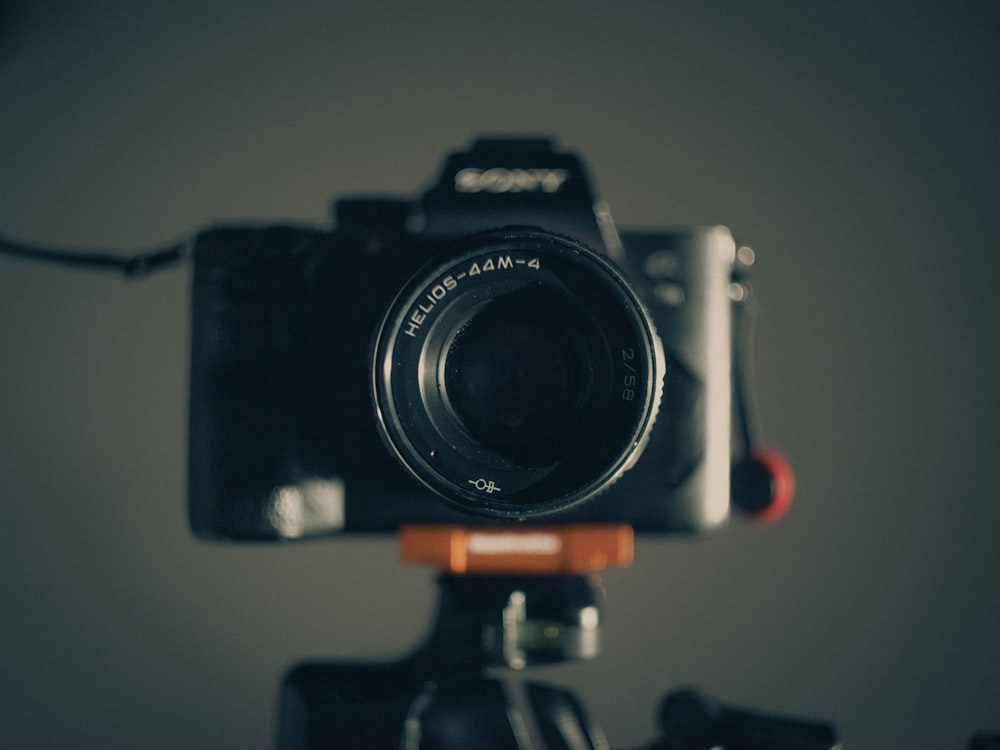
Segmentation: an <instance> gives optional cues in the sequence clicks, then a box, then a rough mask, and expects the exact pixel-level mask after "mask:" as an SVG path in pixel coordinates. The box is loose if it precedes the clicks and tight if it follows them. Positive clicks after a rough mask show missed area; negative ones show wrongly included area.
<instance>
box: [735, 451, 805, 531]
mask: <svg viewBox="0 0 1000 750" xmlns="http://www.w3.org/2000/svg"><path fill="white" fill-rule="evenodd" d="M731 481H732V498H733V504H734V505H735V506H736V507H737V508H738V509H739V510H741V511H742V512H743V513H745V514H746V515H747V516H749V517H750V519H751V520H753V521H757V522H760V523H772V522H773V521H777V520H778V519H779V518H781V517H782V516H783V515H784V514H785V511H786V510H788V506H789V505H791V502H792V497H793V496H794V495H795V474H794V473H793V472H792V467H791V466H789V464H788V461H786V460H785V457H784V456H782V455H781V454H780V453H777V452H776V451H756V452H754V453H750V454H747V455H746V456H744V457H743V458H742V459H740V460H739V461H738V462H737V463H736V465H735V466H733V470H732V477H731Z"/></svg>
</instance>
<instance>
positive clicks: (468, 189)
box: [189, 138, 736, 540]
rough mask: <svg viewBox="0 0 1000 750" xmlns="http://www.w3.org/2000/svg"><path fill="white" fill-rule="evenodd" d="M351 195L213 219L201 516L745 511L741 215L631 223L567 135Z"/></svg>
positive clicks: (569, 518)
mask: <svg viewBox="0 0 1000 750" xmlns="http://www.w3.org/2000/svg"><path fill="white" fill-rule="evenodd" d="M334 214H335V221H334V226H333V227H332V229H329V230H324V229H319V228H311V227H297V226H285V225H275V226H258V227H246V226H235V227H233V226H231V227H214V228H210V229H207V230H205V231H202V232H200V233H199V234H198V235H197V236H196V237H195V239H194V242H193V251H192V254H193V258H194V272H193V279H192V312H191V326H192V329H191V357H190V376H191V380H190V419H189V429H190V440H189V445H190V456H189V517H190V522H191V527H192V529H193V530H194V531H195V533H197V534H198V535H200V536H204V537H212V538H225V539H248V540H254V539H256V540H268V539H275V540H279V539H299V538H304V537H316V536H326V535H340V534H352V533H379V532H394V531H396V530H397V529H399V528H400V527H402V526H406V525H411V524H428V523H449V524H473V525H489V526H492V525H504V524H506V525H517V524H530V525H551V524H560V525H562V524H591V523H621V524H628V525H631V526H632V527H633V528H634V529H635V530H636V532H638V533H649V534H665V533H700V532H706V531H709V530H712V529H713V528H715V527H718V526H719V525H721V524H723V523H724V522H725V521H726V519H727V517H728V514H729V472H730V433H731V421H732V415H731V404H730V400H731V389H732V369H733V367H732V366H733V362H732V341H731V304H732V302H731V300H730V298H729V295H728V290H729V287H730V283H731V280H732V276H733V269H734V263H735V257H736V245H735V243H734V240H733V238H732V236H731V234H730V233H729V231H728V230H727V229H725V228H724V227H698V228H685V229H680V230H659V229H657V230H642V231H622V232H619V231H618V230H617V229H616V228H615V226H614V224H613V222H612V220H611V216H610V213H609V212H608V210H607V208H606V207H605V206H604V204H602V203H599V202H597V201H595V199H594V196H593V191H592V188H591V185H590V183H589V181H588V178H587V175H586V173H585V170H584V167H583V164H582V162H581V160H580V159H579V158H578V157H577V156H575V155H574V154H572V153H567V152H563V151H561V150H559V149H558V148H557V147H556V146H555V145H554V144H553V142H552V141H551V140H549V139H542V138H539V139H525V138H520V139H513V138H482V139H479V140H476V141H475V142H473V144H472V145H471V146H470V147H468V148H467V149H464V150H461V151H458V152H455V153H452V154H451V155H449V156H448V158H447V159H446V161H445V165H444V168H443V170H442V172H441V175H440V177H439V179H438V180H437V181H436V183H434V184H433V185H432V186H431V187H430V189H429V190H428V191H427V192H426V193H424V194H423V195H422V196H421V197H420V198H419V199H417V200H411V199H405V198H401V199H395V198H385V197H377V198H342V199H340V200H338V201H337V202H336V204H335V208H334Z"/></svg>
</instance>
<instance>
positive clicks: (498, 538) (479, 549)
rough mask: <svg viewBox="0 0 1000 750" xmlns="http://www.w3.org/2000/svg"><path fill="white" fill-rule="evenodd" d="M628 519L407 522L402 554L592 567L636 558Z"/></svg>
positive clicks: (489, 569)
mask: <svg viewBox="0 0 1000 750" xmlns="http://www.w3.org/2000/svg"><path fill="white" fill-rule="evenodd" d="M633 537H634V535H633V532H632V527H631V526H627V525H616V524H607V525H585V524H580V525H575V526H535V527H530V528H522V527H517V528H511V527H509V526H508V527H503V526H498V527H482V526H405V527H403V528H402V529H400V531H399V547H400V553H401V556H402V559H403V561H404V562H407V563H430V564H432V565H437V566H438V567H439V568H440V569H441V570H443V571H445V572H448V573H549V574H553V573H589V572H590V571H593V570H601V569H603V568H606V567H609V566H627V565H630V564H631V563H632V555H633V549H634V538H633Z"/></svg>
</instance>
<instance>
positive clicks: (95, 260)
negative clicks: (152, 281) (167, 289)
mask: <svg viewBox="0 0 1000 750" xmlns="http://www.w3.org/2000/svg"><path fill="white" fill-rule="evenodd" d="M189 254H190V241H189V240H183V241H181V242H178V243H176V244H174V245H170V246H168V247H163V248H158V249H156V250H151V251H149V252H145V253H138V254H135V255H120V254H117V253H111V252H91V251H80V250H66V249H59V250H57V249H53V248H45V247H38V246H35V245H26V244H24V243H20V242H13V241H11V240H8V239H5V238H3V237H0V255H10V256H13V257H15V258H24V259H26V260H37V261H41V262H43V263H59V264H62V265H69V266H77V267H79V268H92V269H97V270H104V269H108V270H112V271H121V272H122V273H123V274H125V276H126V277H128V278H130V279H140V278H143V277H145V276H147V275H148V274H149V273H151V272H152V271H158V270H160V269H163V268H167V267H170V266H173V265H175V264H177V263H180V262H182V261H183V260H185V259H186V258H187V256H188V255H189Z"/></svg>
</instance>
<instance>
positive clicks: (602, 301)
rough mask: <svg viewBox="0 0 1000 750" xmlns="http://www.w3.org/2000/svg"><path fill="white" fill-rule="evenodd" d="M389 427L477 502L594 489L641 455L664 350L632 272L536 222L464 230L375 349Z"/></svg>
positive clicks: (404, 299)
mask: <svg viewBox="0 0 1000 750" xmlns="http://www.w3.org/2000/svg"><path fill="white" fill-rule="evenodd" d="M373 371H374V383H373V385H374V387H373V393H374V399H375V407H376V413H377V416H378V420H379V427H380V429H381V431H382V434H383V437H384V438H385V440H386V442H387V444H388V445H389V447H390V449H391V450H392V451H393V452H394V453H395V454H396V455H397V456H398V458H399V459H400V460H401V462H402V463H403V465H404V466H405V467H406V468H407V469H408V470H409V471H410V473H411V474H412V475H413V476H414V477H415V478H416V479H418V480H419V481H421V482H422V483H424V484H425V485H426V486H428V487H429V488H431V489H432V490H434V491H436V492H437V493H438V494H440V495H441V496H443V497H444V498H445V499H447V500H449V501H450V502H452V503H454V504H456V505H458V506H460V507H462V508H463V509H465V510H467V511H471V512H474V513H480V514H486V515H493V516H505V517H527V516H537V515H542V514H547V513H552V512H555V511H558V510H560V509H563V508H567V507H568V506H570V505H573V504H575V503H577V502H580V501H582V500H584V499H585V498H587V497H590V496H592V495H594V494H596V493H598V492H600V491H601V490H603V489H604V488H606V487H607V486H609V485H610V484H611V483H612V482H614V480H615V479H616V478H617V477H618V476H619V475H620V474H621V473H622V472H623V471H625V470H626V469H627V468H628V466H629V465H631V463H632V462H633V461H634V460H635V459H636V458H637V457H638V455H639V453H640V452H641V450H642V447H643V445H644V441H645V438H646V436H647V434H648V431H649V429H650V427H651V425H652V422H653V420H654V418H655V416H656V410H657V408H658V405H659V399H660V389H661V384H662V378H663V357H662V352H661V349H660V345H659V341H658V339H657V337H656V334H655V332H654V331H653V329H652V325H651V323H650V321H649V318H648V316H647V314H646V313H645V311H644V309H643V307H642V305H641V304H640V303H639V301H638V300H637V298H636V297H635V295H634V294H633V292H632V291H631V289H630V288H629V286H628V284H627V282H626V281H625V280H624V279H623V277H622V276H621V275H620V274H619V272H618V271H617V270H615V268H614V267H613V266H612V265H611V264H610V263H608V262H607V261H605V260H604V259H603V258H601V257H599V256H597V255H596V254H595V253H594V252H593V251H591V250H589V249H587V248H585V247H583V246H582V245H579V244H577V243H575V242H573V241H571V240H568V239H565V238H562V237H558V236H555V235H551V234H548V233H545V232H541V231H535V230H517V231H514V230H511V231H508V232H497V233H491V234H486V235H480V236H476V237H472V238H467V239H466V240H464V241H462V242H461V243H459V244H457V245H456V246H454V247H453V248H452V249H451V250H450V251H449V252H447V253H446V254H445V255H444V256H443V259H441V260H439V261H438V262H436V263H434V264H432V266H430V267H428V268H426V269H424V270H423V271H421V272H420V273H418V274H417V276H416V277H415V278H414V279H413V281H411V283H410V284H409V285H407V287H406V288H404V290H403V291H402V292H401V293H400V295H399V296H398V297H397V299H396V301H395V302H394V303H393V305H392V307H391V308H390V310H389V312H388V314H387V315H386V317H385V320H384V321H383V324H382V327H381V329H380V331H379V334H378V338H377V341H376V345H375V351H374V363H373Z"/></svg>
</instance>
